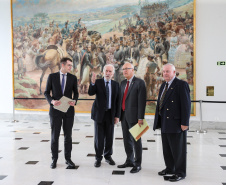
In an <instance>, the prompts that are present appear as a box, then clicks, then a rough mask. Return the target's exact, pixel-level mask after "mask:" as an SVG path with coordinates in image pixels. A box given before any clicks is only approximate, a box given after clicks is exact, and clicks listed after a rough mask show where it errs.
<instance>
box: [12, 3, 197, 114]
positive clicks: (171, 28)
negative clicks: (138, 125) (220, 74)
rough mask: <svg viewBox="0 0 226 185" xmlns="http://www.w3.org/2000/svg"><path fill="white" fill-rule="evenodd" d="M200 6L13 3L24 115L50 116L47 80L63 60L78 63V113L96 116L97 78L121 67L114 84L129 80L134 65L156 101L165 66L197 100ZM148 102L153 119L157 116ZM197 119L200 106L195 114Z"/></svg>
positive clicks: (17, 90)
mask: <svg viewBox="0 0 226 185" xmlns="http://www.w3.org/2000/svg"><path fill="white" fill-rule="evenodd" d="M194 5H195V2H194V0H180V1H178V0H165V1H162V0H121V1H118V0H95V1H93V0H83V1H78V0H48V1H47V0H30V1H25V0H12V22H13V26H12V29H13V58H14V60H13V64H14V97H15V107H16V108H17V109H34V110H47V109H48V108H49V105H48V104H47V101H46V100H43V98H44V95H43V93H44V91H45V86H46V81H47V77H48V75H49V74H50V73H54V72H57V71H59V67H60V65H59V61H60V59H61V58H62V57H69V58H71V59H72V60H73V70H72V71H71V73H73V74H75V75H76V76H77V78H78V85H79V98H80V99H82V100H80V101H79V102H78V104H77V106H76V111H78V112H89V111H90V110H91V105H92V102H93V101H92V100H86V99H92V98H94V97H90V96H88V94H87V91H88V87H89V82H90V78H91V74H92V73H93V72H94V73H96V74H97V76H98V78H102V77H103V66H104V65H105V64H113V65H114V66H115V69H116V72H115V75H114V79H115V80H116V81H118V82H119V83H120V82H121V81H122V80H123V79H124V78H123V75H122V65H123V64H124V63H125V62H131V63H133V65H134V66H135V70H136V74H135V75H136V76H137V77H139V78H142V79H143V80H144V81H145V83H146V87H147V90H146V91H147V99H149V100H156V99H157V97H158V92H159V88H160V86H161V84H162V83H163V82H164V80H163V77H162V66H163V65H164V64H165V63H167V62H168V63H172V64H174V65H175V67H176V72H177V73H176V76H177V77H178V78H180V79H182V80H185V81H187V82H188V83H189V86H190V89H191V98H192V99H194V97H195V91H194V83H195V80H194V59H193V58H194ZM155 107H156V102H155V101H148V102H147V107H146V113H154V112H155ZM192 113H194V106H193V107H192Z"/></svg>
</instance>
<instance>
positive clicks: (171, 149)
mask: <svg viewBox="0 0 226 185" xmlns="http://www.w3.org/2000/svg"><path fill="white" fill-rule="evenodd" d="M162 146H163V156H164V160H165V165H166V170H167V171H170V172H173V173H175V174H176V175H178V176H181V177H186V161H187V131H183V132H180V133H162Z"/></svg>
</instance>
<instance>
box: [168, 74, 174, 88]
mask: <svg viewBox="0 0 226 185" xmlns="http://www.w3.org/2000/svg"><path fill="white" fill-rule="evenodd" d="M174 79H175V76H174V77H173V78H172V79H171V80H170V81H169V82H167V83H168V87H169V86H170V85H171V84H172V83H173V80H174Z"/></svg>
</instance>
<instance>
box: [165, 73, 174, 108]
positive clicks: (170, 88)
mask: <svg viewBox="0 0 226 185" xmlns="http://www.w3.org/2000/svg"><path fill="white" fill-rule="evenodd" d="M177 81H178V79H177V78H176V77H175V79H174V80H173V83H172V84H171V85H170V87H169V88H168V90H167V92H166V95H165V98H164V100H163V103H162V106H164V104H165V103H166V101H167V99H168V98H169V97H170V94H171V93H172V92H173V91H174V88H175V86H176V84H177Z"/></svg>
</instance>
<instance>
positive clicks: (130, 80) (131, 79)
mask: <svg viewBox="0 0 226 185" xmlns="http://www.w3.org/2000/svg"><path fill="white" fill-rule="evenodd" d="M134 76H135V75H133V76H132V78H130V79H129V80H127V81H129V83H131V82H132V81H133V78H134Z"/></svg>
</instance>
